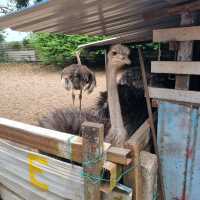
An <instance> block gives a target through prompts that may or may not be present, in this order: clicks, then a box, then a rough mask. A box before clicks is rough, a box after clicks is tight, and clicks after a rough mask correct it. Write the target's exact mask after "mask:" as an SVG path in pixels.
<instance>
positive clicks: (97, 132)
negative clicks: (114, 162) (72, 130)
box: [81, 122, 104, 200]
mask: <svg viewBox="0 0 200 200" xmlns="http://www.w3.org/2000/svg"><path fill="white" fill-rule="evenodd" d="M81 132H82V136H83V152H82V155H83V172H84V199H87V200H94V199H96V200H100V199H101V193H100V183H101V181H100V180H98V179H95V178H93V177H97V178H98V177H100V176H101V171H102V168H103V159H104V158H103V153H104V150H103V140H104V126H103V124H96V123H91V122H84V123H83V124H82V127H81Z"/></svg>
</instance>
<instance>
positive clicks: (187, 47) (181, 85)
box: [175, 12, 197, 90]
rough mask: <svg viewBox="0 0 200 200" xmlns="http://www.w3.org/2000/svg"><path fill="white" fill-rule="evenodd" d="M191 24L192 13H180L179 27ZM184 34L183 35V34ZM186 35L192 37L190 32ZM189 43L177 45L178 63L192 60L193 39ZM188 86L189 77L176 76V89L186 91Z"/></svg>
mask: <svg viewBox="0 0 200 200" xmlns="http://www.w3.org/2000/svg"><path fill="white" fill-rule="evenodd" d="M192 24H193V15H192V13H188V12H185V13H182V15H181V25H182V26H189V25H192ZM196 31H197V30H196ZM184 34H185V33H184ZM187 34H190V35H193V31H192V30H188V32H187ZM190 40H191V41H189V40H188V41H182V42H180V44H179V48H178V57H177V60H178V61H191V60H192V55H193V44H194V42H193V40H195V38H191V39H190ZM189 84H190V77H189V76H184V75H177V76H176V84H175V88H176V89H183V90H187V89H189Z"/></svg>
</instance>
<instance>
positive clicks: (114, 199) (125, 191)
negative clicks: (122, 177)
mask: <svg viewBox="0 0 200 200" xmlns="http://www.w3.org/2000/svg"><path fill="white" fill-rule="evenodd" d="M102 197H103V200H132V190H131V189H130V188H128V187H126V186H123V185H121V184H118V185H117V187H116V188H115V189H114V190H113V191H112V192H110V193H109V194H105V193H103V194H102Z"/></svg>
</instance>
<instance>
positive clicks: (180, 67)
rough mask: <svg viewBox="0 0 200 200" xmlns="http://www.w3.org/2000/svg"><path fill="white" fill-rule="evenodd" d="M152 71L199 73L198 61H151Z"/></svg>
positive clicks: (199, 65)
mask: <svg viewBox="0 0 200 200" xmlns="http://www.w3.org/2000/svg"><path fill="white" fill-rule="evenodd" d="M151 72H152V73H162V74H189V75H200V62H192V61H191V62H190V61H179V62H175V61H153V62H151Z"/></svg>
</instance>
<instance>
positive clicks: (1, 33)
mask: <svg viewBox="0 0 200 200" xmlns="http://www.w3.org/2000/svg"><path fill="white" fill-rule="evenodd" d="M4 40H5V35H4V32H3V31H1V30H0V43H2V42H4Z"/></svg>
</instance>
